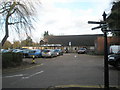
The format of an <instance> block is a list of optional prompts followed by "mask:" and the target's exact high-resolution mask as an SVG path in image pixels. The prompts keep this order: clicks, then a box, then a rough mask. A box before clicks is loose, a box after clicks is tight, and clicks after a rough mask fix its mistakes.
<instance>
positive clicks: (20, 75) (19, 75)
mask: <svg viewBox="0 0 120 90" xmlns="http://www.w3.org/2000/svg"><path fill="white" fill-rule="evenodd" d="M24 75H25V74H18V75H12V76H4V77H3V78H12V77H22V76H24Z"/></svg>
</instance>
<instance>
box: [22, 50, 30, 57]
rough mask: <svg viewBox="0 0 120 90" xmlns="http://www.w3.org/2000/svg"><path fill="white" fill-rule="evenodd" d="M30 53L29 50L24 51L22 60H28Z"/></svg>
mask: <svg viewBox="0 0 120 90" xmlns="http://www.w3.org/2000/svg"><path fill="white" fill-rule="evenodd" d="M30 51H31V50H30V49H24V50H23V52H22V53H23V57H24V58H28V57H29V52H30Z"/></svg>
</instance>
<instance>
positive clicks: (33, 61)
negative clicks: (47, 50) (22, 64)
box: [32, 55, 35, 64]
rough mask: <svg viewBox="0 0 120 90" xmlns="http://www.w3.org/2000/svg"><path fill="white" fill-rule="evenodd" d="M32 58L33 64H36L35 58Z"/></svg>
mask: <svg viewBox="0 0 120 90" xmlns="http://www.w3.org/2000/svg"><path fill="white" fill-rule="evenodd" d="M32 58H33V59H32V64H35V56H34V55H33V56H32Z"/></svg>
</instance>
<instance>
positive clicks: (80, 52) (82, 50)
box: [77, 48, 87, 54]
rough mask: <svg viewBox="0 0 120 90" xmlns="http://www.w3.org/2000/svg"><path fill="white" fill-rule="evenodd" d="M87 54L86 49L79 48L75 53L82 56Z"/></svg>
mask: <svg viewBox="0 0 120 90" xmlns="http://www.w3.org/2000/svg"><path fill="white" fill-rule="evenodd" d="M86 52H87V49H86V48H80V49H79V50H78V51H77V53H78V54H82V53H83V54H84V53H86Z"/></svg>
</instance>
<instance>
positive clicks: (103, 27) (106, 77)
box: [88, 12, 109, 90]
mask: <svg viewBox="0 0 120 90" xmlns="http://www.w3.org/2000/svg"><path fill="white" fill-rule="evenodd" d="M102 16H103V21H101V22H96V21H88V23H89V24H100V26H98V27H94V28H92V30H94V29H98V28H101V30H102V31H103V33H104V88H105V90H109V68H108V46H107V27H106V16H107V15H106V13H105V12H104V13H103V15H102ZM101 24H103V25H101Z"/></svg>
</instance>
